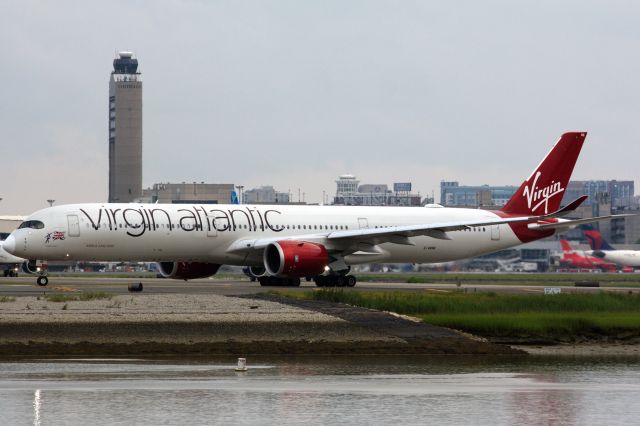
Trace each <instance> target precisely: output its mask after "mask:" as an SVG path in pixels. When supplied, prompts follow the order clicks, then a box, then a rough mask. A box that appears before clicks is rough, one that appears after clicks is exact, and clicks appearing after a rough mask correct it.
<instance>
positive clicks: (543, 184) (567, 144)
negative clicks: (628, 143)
mask: <svg viewBox="0 0 640 426" xmlns="http://www.w3.org/2000/svg"><path fill="white" fill-rule="evenodd" d="M586 136H587V134H586V132H571V133H565V134H564V135H562V136H561V137H560V140H559V141H558V142H557V143H556V144H555V145H554V147H553V148H552V149H551V151H549V153H548V154H547V156H546V157H545V158H544V160H542V162H541V163H540V164H539V165H538V167H536V169H535V170H534V171H533V173H531V176H529V178H528V179H527V180H525V181H524V182H523V183H522V185H520V188H518V190H517V191H516V192H515V194H513V196H512V197H511V198H510V199H509V201H508V202H507V204H505V206H504V207H503V208H502V209H501V210H502V211H503V212H505V213H510V214H523V215H527V214H528V215H536V214H546V213H551V212H554V211H556V210H558V208H559V207H560V201H562V195H563V194H564V191H565V189H566V188H567V184H568V183H569V178H570V177H571V172H573V167H574V166H575V164H576V160H577V159H578V155H579V154H580V150H581V149H582V144H583V143H584V139H585V138H586Z"/></svg>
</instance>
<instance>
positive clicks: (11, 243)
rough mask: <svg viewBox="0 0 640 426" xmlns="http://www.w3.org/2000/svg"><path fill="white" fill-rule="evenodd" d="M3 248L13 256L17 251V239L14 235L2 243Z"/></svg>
mask: <svg viewBox="0 0 640 426" xmlns="http://www.w3.org/2000/svg"><path fill="white" fill-rule="evenodd" d="M2 248H3V249H5V251H7V252H9V253H11V254H13V252H14V251H15V250H16V238H15V237H14V236H13V235H9V236H8V237H7V239H6V240H4V242H3V243H2Z"/></svg>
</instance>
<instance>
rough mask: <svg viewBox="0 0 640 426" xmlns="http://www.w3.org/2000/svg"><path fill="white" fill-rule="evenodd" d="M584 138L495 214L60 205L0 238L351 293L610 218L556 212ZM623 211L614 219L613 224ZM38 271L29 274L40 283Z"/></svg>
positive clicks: (73, 254)
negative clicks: (237, 271) (363, 275)
mask: <svg viewBox="0 0 640 426" xmlns="http://www.w3.org/2000/svg"><path fill="white" fill-rule="evenodd" d="M585 138H586V133H585V132H569V133H565V134H563V135H562V136H561V137H560V139H559V140H558V142H557V143H556V144H555V145H554V146H553V148H552V149H551V150H550V151H549V153H548V154H547V156H546V157H545V158H544V159H543V160H542V162H541V163H540V164H539V165H538V167H536V168H535V169H534V171H533V172H532V173H531V175H530V176H529V177H528V178H527V179H526V180H525V181H524V182H523V183H522V185H521V186H520V187H519V189H518V190H517V191H516V192H515V194H514V195H513V196H512V197H511V199H510V200H509V201H508V202H507V203H506V205H505V206H504V207H503V208H501V209H500V210H496V211H489V210H481V209H464V208H446V207H443V206H440V205H437V204H432V205H427V206H426V207H422V208H420V207H388V206H385V207H379V206H376V207H369V206H322V205H320V206H299V205H282V204H279V205H250V204H229V205H218V204H216V205H200V204H193V205H185V204H140V203H130V204H111V203H91V204H71V205H60V206H54V207H49V208H46V209H43V210H40V211H37V212H35V213H33V214H32V215H31V216H29V217H28V218H26V220H25V221H24V222H23V223H22V224H21V225H20V227H19V228H18V229H17V230H15V231H14V232H13V233H12V234H11V235H10V236H9V237H8V239H7V241H5V244H4V245H5V249H6V250H8V251H9V252H11V253H13V254H15V255H17V256H22V257H25V258H27V259H31V260H29V261H28V262H27V269H28V270H30V271H33V272H35V271H36V265H37V260H35V259H38V260H40V261H42V260H45V261H49V260H84V261H92V260H93V261H153V262H157V263H158V266H159V271H160V273H161V274H162V275H163V276H164V277H167V278H173V279H184V280H189V279H196V278H205V277H209V276H212V275H214V274H215V273H216V272H217V271H218V269H219V268H220V266H221V265H223V264H225V265H237V266H243V267H249V269H250V271H251V274H252V275H253V276H255V277H256V278H257V279H258V280H259V282H260V284H261V285H265V286H267V285H285V286H298V285H300V279H301V278H308V279H313V280H314V281H315V283H316V285H317V286H319V287H324V286H354V285H355V284H356V277H355V276H353V275H352V274H350V270H351V266H352V265H358V264H366V263H373V262H375V263H432V262H447V261H451V260H457V259H463V258H468V257H473V256H479V255H482V254H487V253H491V252H495V251H499V250H503V249H505V248H509V247H513V246H517V245H520V244H522V243H526V242H530V241H534V240H538V239H541V238H545V237H548V236H551V235H553V234H554V233H555V232H563V231H566V230H568V229H570V228H573V227H575V226H578V225H581V224H585V223H591V222H595V221H599V220H605V219H609V218H611V217H612V216H611V215H609V216H600V217H594V218H587V219H577V220H569V219H563V218H561V217H562V216H565V215H567V214H568V213H570V212H571V211H573V210H575V209H576V208H577V207H578V206H579V205H580V204H581V203H582V202H583V201H584V200H585V199H586V198H587V196H586V195H583V196H581V197H579V198H578V199H576V200H575V201H573V202H571V203H569V204H568V205H567V206H565V207H563V208H560V202H561V200H562V195H563V193H564V191H565V189H566V187H567V183H568V182H569V178H570V176H571V173H572V171H573V168H574V166H575V163H576V160H577V158H578V155H579V153H580V150H581V148H582V145H583V143H584V140H585ZM619 216H622V215H618V216H617V217H619ZM47 282H48V279H47V277H46V275H40V276H39V277H38V278H37V283H38V284H39V285H46V284H47Z"/></svg>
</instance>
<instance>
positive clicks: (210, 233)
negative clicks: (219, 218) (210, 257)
mask: <svg viewBox="0 0 640 426" xmlns="http://www.w3.org/2000/svg"><path fill="white" fill-rule="evenodd" d="M207 221H208V222H209V223H208V224H207V237H215V236H217V235H218V230H217V229H216V224H215V222H214V219H213V218H212V217H207Z"/></svg>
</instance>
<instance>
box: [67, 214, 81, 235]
mask: <svg viewBox="0 0 640 426" xmlns="http://www.w3.org/2000/svg"><path fill="white" fill-rule="evenodd" d="M67 224H68V226H69V233H68V235H69V236H70V237H79V236H80V221H79V220H78V215H75V214H70V215H67Z"/></svg>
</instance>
